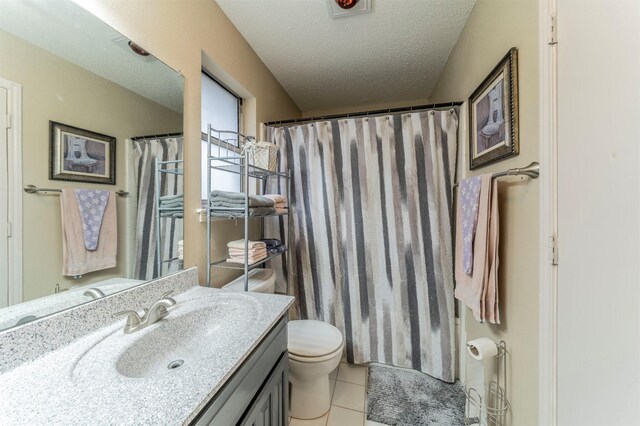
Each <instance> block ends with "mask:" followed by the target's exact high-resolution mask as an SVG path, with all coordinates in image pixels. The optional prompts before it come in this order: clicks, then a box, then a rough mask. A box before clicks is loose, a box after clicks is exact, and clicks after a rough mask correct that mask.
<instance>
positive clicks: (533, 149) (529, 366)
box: [430, 0, 539, 425]
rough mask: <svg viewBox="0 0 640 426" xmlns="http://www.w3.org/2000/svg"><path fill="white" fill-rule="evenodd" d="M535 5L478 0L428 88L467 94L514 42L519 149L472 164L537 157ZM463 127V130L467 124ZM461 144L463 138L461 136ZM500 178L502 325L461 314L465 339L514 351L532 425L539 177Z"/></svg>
mask: <svg viewBox="0 0 640 426" xmlns="http://www.w3.org/2000/svg"><path fill="white" fill-rule="evenodd" d="M537 18H538V5H537V2H535V1H523V0H508V1H507V0H501V1H496V0H478V2H477V3H476V6H475V8H474V9H473V11H472V13H471V16H470V18H469V21H468V23H467V25H466V27H465V29H464V31H463V33H462V35H461V37H460V39H459V41H458V43H457V45H456V47H455V49H454V50H453V52H452V54H451V56H450V57H449V60H448V62H447V64H446V66H445V68H444V71H443V72H442V76H441V77H440V80H439V81H438V83H437V84H436V87H435V88H434V90H433V92H432V93H431V96H430V100H431V101H433V102H446V101H451V100H466V99H468V97H469V96H470V95H471V93H472V92H473V91H474V90H475V88H476V87H477V86H478V85H479V84H480V83H481V82H482V80H483V79H484V78H485V77H486V76H487V75H488V74H489V72H490V71H491V70H492V69H493V67H494V66H495V65H496V64H497V63H498V62H499V61H500V60H501V59H502V57H503V56H504V55H505V54H506V53H507V51H508V50H509V48H511V47H513V46H515V47H517V48H518V57H519V78H520V85H519V89H520V96H519V99H520V155H518V156H517V157H513V158H511V159H508V160H506V161H502V162H500V163H497V164H494V165H491V166H488V167H485V168H482V169H480V170H475V171H474V172H469V171H468V170H469V167H468V159H467V158H466V155H465V156H464V157H463V156H461V157H460V159H459V161H462V164H461V165H460V166H461V170H463V171H464V172H465V173H464V175H466V176H471V175H475V174H480V173H493V172H496V171H500V170H504V169H506V168H510V167H518V166H523V165H526V164H529V163H530V162H531V161H536V160H537V159H538V46H537V43H538V26H537V25H538V19H537ZM465 134H466V132H465ZM460 143H461V145H460V149H461V151H463V152H464V151H466V149H467V144H468V141H467V140H461V141H460ZM501 182H502V183H501V185H500V278H499V280H500V284H499V285H500V311H501V312H500V314H501V319H502V324H501V325H488V324H480V323H478V322H476V321H475V320H474V319H473V316H472V314H471V313H470V312H469V311H467V312H468V313H469V314H468V315H467V316H466V330H467V339H473V338H476V337H481V336H486V337H490V338H492V339H494V340H496V341H499V340H501V339H504V340H505V341H506V343H507V346H508V348H509V351H510V355H511V366H510V369H509V373H510V375H511V378H510V383H509V385H510V392H509V393H510V398H511V404H512V412H513V416H512V419H511V424H513V425H536V424H538V422H537V395H538V381H537V372H538V357H537V346H538V216H539V214H538V183H537V181H535V180H534V181H528V180H527V179H524V180H521V179H519V178H510V179H502V180H501Z"/></svg>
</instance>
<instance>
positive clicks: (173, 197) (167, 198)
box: [160, 194, 184, 203]
mask: <svg viewBox="0 0 640 426" xmlns="http://www.w3.org/2000/svg"><path fill="white" fill-rule="evenodd" d="M183 198H184V196H183V195H182V194H175V195H163V196H162V197H160V202H161V203H162V202H169V201H182V200H183Z"/></svg>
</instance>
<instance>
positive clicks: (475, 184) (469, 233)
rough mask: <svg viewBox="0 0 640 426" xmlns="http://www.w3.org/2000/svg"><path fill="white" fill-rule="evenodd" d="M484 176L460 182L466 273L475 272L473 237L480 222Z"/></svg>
mask: <svg viewBox="0 0 640 426" xmlns="http://www.w3.org/2000/svg"><path fill="white" fill-rule="evenodd" d="M481 183H482V176H474V177H472V178H469V179H464V180H463V181H462V182H461V183H460V188H459V191H460V208H461V209H462V247H463V258H462V270H463V271H464V273H465V274H467V275H471V272H473V238H474V236H475V233H476V225H477V224H478V205H479V203H480V186H481Z"/></svg>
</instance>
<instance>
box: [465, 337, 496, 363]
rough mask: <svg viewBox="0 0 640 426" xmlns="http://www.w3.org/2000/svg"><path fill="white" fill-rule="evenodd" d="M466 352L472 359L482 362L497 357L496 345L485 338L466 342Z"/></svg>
mask: <svg viewBox="0 0 640 426" xmlns="http://www.w3.org/2000/svg"><path fill="white" fill-rule="evenodd" d="M467 351H469V354H470V355H471V356H472V357H473V359H477V360H478V361H482V360H483V359H487V358H491V357H494V356H496V355H498V345H496V343H495V342H494V341H493V340H491V339H489V338H487V337H481V338H479V339H474V340H470V341H469V342H467Z"/></svg>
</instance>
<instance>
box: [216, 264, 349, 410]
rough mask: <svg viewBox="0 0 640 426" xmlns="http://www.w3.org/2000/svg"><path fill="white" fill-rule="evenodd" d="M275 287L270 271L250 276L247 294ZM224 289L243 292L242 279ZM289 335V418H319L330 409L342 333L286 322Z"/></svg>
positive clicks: (328, 327) (312, 323) (307, 323)
mask: <svg viewBox="0 0 640 426" xmlns="http://www.w3.org/2000/svg"><path fill="white" fill-rule="evenodd" d="M275 284H276V277H275V272H274V271H273V270H271V269H254V270H252V271H250V272H249V291H254V292H258V293H273V292H274V291H275ZM223 288H224V289H226V290H233V291H244V277H240V278H238V279H236V280H234V281H232V282H230V283H229V284H227V285H226V286H224V287H223ZM288 334H289V336H288V339H289V340H288V344H287V346H288V350H289V382H290V383H291V392H290V395H289V398H290V404H289V415H290V416H291V417H295V418H298V419H315V418H317V417H321V416H323V415H324V414H325V413H326V412H327V411H329V408H330V406H331V390H330V389H329V373H331V372H332V371H333V370H334V369H335V368H336V367H337V366H338V364H339V363H340V358H341V357H342V350H343V348H344V339H343V337H342V333H340V330H338V329H337V328H336V327H334V326H332V325H331V324H328V323H326V322H322V321H313V320H297V321H290V322H289V325H288Z"/></svg>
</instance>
